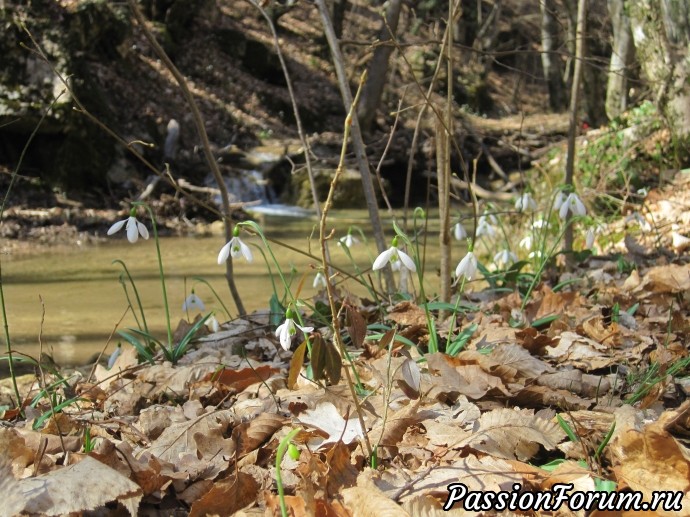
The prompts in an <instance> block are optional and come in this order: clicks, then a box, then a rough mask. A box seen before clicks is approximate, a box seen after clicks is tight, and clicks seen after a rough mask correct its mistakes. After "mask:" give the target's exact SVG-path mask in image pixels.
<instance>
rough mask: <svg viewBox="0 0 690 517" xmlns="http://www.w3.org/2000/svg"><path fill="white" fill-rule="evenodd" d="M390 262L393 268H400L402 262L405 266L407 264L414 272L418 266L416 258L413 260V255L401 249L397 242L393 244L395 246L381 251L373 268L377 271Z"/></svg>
mask: <svg viewBox="0 0 690 517" xmlns="http://www.w3.org/2000/svg"><path fill="white" fill-rule="evenodd" d="M394 240H395V239H394ZM389 262H390V264H391V267H392V268H393V270H399V269H400V265H401V263H402V265H403V266H405V267H406V268H407V269H409V270H410V271H412V272H413V273H414V272H415V271H417V266H415V265H414V260H412V257H410V256H409V255H408V254H407V253H405V252H404V251H402V250H399V249H398V247H397V246H396V245H395V243H394V244H393V246H391V247H390V248H388V249H387V250H386V251H384V252H383V253H381V254H380V255H379V256H378V257H376V260H374V265H373V266H372V269H373V270H374V271H376V270H377V269H381V268H383V267H384V266H385V265H386V264H388V263H389Z"/></svg>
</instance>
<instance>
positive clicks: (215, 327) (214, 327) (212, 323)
mask: <svg viewBox="0 0 690 517" xmlns="http://www.w3.org/2000/svg"><path fill="white" fill-rule="evenodd" d="M206 325H207V326H209V327H211V331H212V332H219V331H220V323H218V319H217V318H216V315H215V314H212V315H211V317H210V318H209V319H207V320H206Z"/></svg>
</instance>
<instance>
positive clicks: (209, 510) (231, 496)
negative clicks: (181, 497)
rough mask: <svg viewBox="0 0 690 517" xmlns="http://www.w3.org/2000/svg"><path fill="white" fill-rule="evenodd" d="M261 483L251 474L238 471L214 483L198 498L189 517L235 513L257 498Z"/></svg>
mask: <svg viewBox="0 0 690 517" xmlns="http://www.w3.org/2000/svg"><path fill="white" fill-rule="evenodd" d="M258 492H259V484H258V483H257V482H256V481H255V480H254V478H253V477H252V476H250V475H249V474H245V473H244V472H238V473H237V477H234V476H233V477H232V478H230V479H223V480H222V481H217V482H216V483H214V484H213V487H212V488H211V490H209V491H208V492H206V493H205V494H204V495H203V496H202V497H201V498H200V499H198V500H197V501H196V502H195V503H194V504H193V505H192V508H191V510H190V512H189V517H201V516H204V515H214V514H215V515H233V514H234V513H235V512H237V511H239V510H241V509H242V508H244V507H245V506H247V505H249V504H251V503H252V502H253V501H255V500H256V497H257V495H258Z"/></svg>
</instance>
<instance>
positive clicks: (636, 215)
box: [625, 212, 652, 232]
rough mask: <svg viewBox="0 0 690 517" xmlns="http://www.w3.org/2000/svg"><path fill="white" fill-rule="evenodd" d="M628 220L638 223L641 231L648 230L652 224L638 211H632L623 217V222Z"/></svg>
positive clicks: (628, 221)
mask: <svg viewBox="0 0 690 517" xmlns="http://www.w3.org/2000/svg"><path fill="white" fill-rule="evenodd" d="M630 222H635V223H637V224H638V225H640V230H642V231H643V232H648V231H650V230H651V229H652V225H651V224H649V221H647V219H645V217H644V216H643V215H642V214H641V213H640V212H633V213H631V214H629V215H627V216H626V217H625V224H628V223H630Z"/></svg>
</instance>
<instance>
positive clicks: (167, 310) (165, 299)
mask: <svg viewBox="0 0 690 517" xmlns="http://www.w3.org/2000/svg"><path fill="white" fill-rule="evenodd" d="M133 205H134V206H137V205H139V206H143V207H144V208H146V210H147V211H148V213H149V217H150V218H151V227H152V230H153V240H154V241H155V243H156V255H157V256H158V273H159V274H160V277H161V290H162V291H163V305H164V307H165V325H166V328H167V331H168V346H169V347H170V350H171V351H172V347H173V333H172V327H171V325H170V308H169V306H168V292H167V290H166V288H165V273H163V256H162V254H161V245H160V241H159V239H158V227H157V225H156V218H155V217H154V215H153V210H151V207H150V206H149V205H147V204H146V203H141V202H135V203H133Z"/></svg>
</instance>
